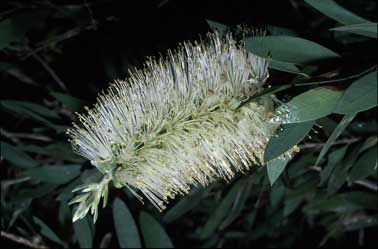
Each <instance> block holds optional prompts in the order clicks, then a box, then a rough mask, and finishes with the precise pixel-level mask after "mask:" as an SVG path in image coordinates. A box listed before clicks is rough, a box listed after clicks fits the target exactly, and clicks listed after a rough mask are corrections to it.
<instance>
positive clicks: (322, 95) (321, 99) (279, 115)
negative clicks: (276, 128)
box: [272, 87, 342, 124]
mask: <svg viewBox="0 0 378 249" xmlns="http://www.w3.org/2000/svg"><path fill="white" fill-rule="evenodd" d="M341 96H342V92H341V91H336V90H333V89H329V88H324V87H319V88H315V89H311V90H309V91H306V92H304V93H302V94H299V95H297V96H295V97H294V98H293V99H292V100H290V101H289V102H288V103H286V104H283V105H281V106H280V107H278V108H277V109H276V114H275V116H274V118H273V119H272V121H273V122H276V123H281V124H288V123H301V122H306V121H311V120H316V119H318V118H321V117H324V116H327V115H328V114H331V113H332V112H333V111H334V110H335V108H336V106H337V104H338V101H339V99H340V98H341Z"/></svg>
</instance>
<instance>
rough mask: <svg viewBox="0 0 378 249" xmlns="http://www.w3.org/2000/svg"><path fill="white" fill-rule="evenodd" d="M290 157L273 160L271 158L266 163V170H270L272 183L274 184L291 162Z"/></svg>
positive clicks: (269, 174)
mask: <svg viewBox="0 0 378 249" xmlns="http://www.w3.org/2000/svg"><path fill="white" fill-rule="evenodd" d="M289 160H290V159H289V158H282V159H281V158H276V159H273V160H270V161H269V162H268V163H267V165H266V170H267V172H268V178H269V182H270V185H273V184H274V183H275V182H276V181H277V179H278V177H279V176H280V175H281V174H282V172H283V171H284V169H285V167H286V165H287V163H288V162H289Z"/></svg>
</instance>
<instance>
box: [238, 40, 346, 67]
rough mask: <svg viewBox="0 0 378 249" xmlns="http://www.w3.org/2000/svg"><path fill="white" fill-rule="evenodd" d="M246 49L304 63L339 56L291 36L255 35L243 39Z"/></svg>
mask: <svg viewBox="0 0 378 249" xmlns="http://www.w3.org/2000/svg"><path fill="white" fill-rule="evenodd" d="M244 41H245V43H246V49H247V50H248V51H249V52H251V53H253V54H256V55H258V56H261V57H264V58H270V57H271V58H272V59H273V60H276V61H282V62H289V63H295V64H306V63H310V62H314V61H319V60H324V59H330V58H337V57H340V55H338V54H337V53H335V52H333V51H331V50H329V49H328V48H325V47H323V46H321V45H319V44H317V43H315V42H312V41H309V40H305V39H302V38H299V37H293V36H256V37H248V38H245V39H244Z"/></svg>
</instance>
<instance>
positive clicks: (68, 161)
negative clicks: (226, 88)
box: [0, 0, 378, 248]
mask: <svg viewBox="0 0 378 249" xmlns="http://www.w3.org/2000/svg"><path fill="white" fill-rule="evenodd" d="M10 2H11V3H10V4H8V9H7V10H2V11H4V12H2V13H0V17H1V18H0V58H1V62H0V79H1V84H2V100H1V112H2V113H1V114H2V120H1V121H2V126H1V162H0V168H1V231H2V243H3V238H4V242H5V248H7V247H11V246H13V247H14V246H15V245H16V246H18V248H21V247H22V246H23V245H20V244H17V243H16V242H12V241H11V240H9V239H5V236H3V234H5V233H6V234H12V235H16V236H18V237H20V238H24V239H26V240H29V241H30V242H32V243H34V244H35V245H37V246H48V247H49V248H90V247H100V246H101V247H102V248H106V247H110V248H112V247H118V246H120V247H123V248H139V247H149V248H158V247H162V248H163V247H173V246H175V247H188V246H189V247H204V248H207V247H237V248H250V247H253V246H257V245H258V246H263V247H317V246H321V247H330V246H340V247H345V246H348V247H351V246H373V245H374V244H376V242H377V239H376V233H377V230H378V229H377V224H378V218H377V211H378V206H377V205H378V203H377V202H378V196H377V188H378V187H377V183H378V177H377V167H378V166H377V153H378V152H377V71H376V70H377V67H376V61H377V58H376V53H375V52H376V51H375V50H376V38H377V23H376V22H377V20H376V11H377V4H376V3H375V1H373V0H358V1H352V0H344V1H341V0H340V1H332V0H321V1H319V0H304V1H274V0H272V1H266V2H267V3H265V1H251V2H260V3H253V4H252V3H251V4H250V5H248V4H247V5H244V4H243V3H241V1H240V2H238V1H229V2H228V3H227V4H223V5H224V6H226V7H222V6H223V5H222V3H218V1H216V2H215V3H211V4H210V3H209V4H205V3H203V6H200V5H196V4H194V3H192V2H188V3H186V4H185V3H181V1H151V2H150V3H148V4H145V3H143V4H141V6H137V7H132V6H131V5H127V6H122V5H121V3H120V1H113V0H109V1H105V0H98V1H97V0H96V1H90V0H88V1H82V2H80V1H79V2H78V3H73V2H75V1H64V2H66V3H60V2H59V1H51V0H49V1H34V0H33V1H19V0H17V1H10ZM26 2H28V3H26ZM67 2H71V3H70V4H68V3H67ZM121 2H122V1H121ZM126 2H127V1H126ZM231 2H232V3H231ZM263 2H264V3H263ZM231 5H232V7H233V8H230V7H229V6H231ZM276 5H277V6H276ZM281 8H282V9H281ZM199 9H201V11H202V9H204V10H206V11H207V12H204V14H203V15H199V16H194V17H193V15H192V14H190V15H189V14H187V13H197V12H198V11H199ZM272 9H278V10H280V11H279V12H282V14H280V13H278V14H276V13H273V12H272ZM234 12H235V13H236V14H235V15H236V16H233V13H234ZM374 18H375V19H374ZM144 19H146V24H144V22H143V20H144ZM213 19H214V20H213ZM176 22H177V26H173V24H175V23H176ZM240 23H242V24H248V25H253V26H256V27H258V28H262V29H264V30H266V31H267V35H266V36H257V37H243V36H242V35H241V34H240V26H238V24H240ZM281 24H282V25H281ZM211 29H215V30H217V31H218V32H219V33H221V34H226V33H227V32H234V33H235V35H236V36H237V37H239V36H240V37H241V39H240V42H245V45H246V48H247V49H248V50H249V51H250V52H251V53H255V54H257V55H260V56H264V57H266V58H267V59H269V60H270V62H271V63H270V68H271V71H270V78H269V79H268V82H267V84H270V85H271V86H272V87H271V88H269V89H268V90H267V91H266V92H262V93H261V95H260V96H264V95H265V94H272V93H275V94H276V96H277V98H278V99H280V100H281V101H283V102H285V103H289V105H294V106H295V109H293V111H292V115H291V116H290V117H289V118H286V120H285V123H287V124H285V125H282V127H281V128H282V130H281V131H280V132H279V133H278V135H277V136H274V137H272V138H271V139H270V141H269V144H268V146H267V148H266V151H265V161H266V163H267V165H265V166H262V167H252V170H251V171H250V172H246V174H244V175H242V174H238V175H237V176H236V177H235V178H234V179H233V180H232V181H231V182H229V183H226V182H223V181H218V182H215V183H213V184H211V185H210V186H207V187H205V188H202V187H197V188H193V189H192V190H191V192H190V193H189V194H188V195H186V196H184V197H181V196H178V197H176V198H177V199H176V200H173V201H171V204H170V206H169V207H168V208H167V210H165V211H164V212H163V213H158V212H157V211H156V210H155V209H154V208H153V206H152V205H151V204H149V203H148V201H145V202H146V203H145V204H144V205H142V204H141V203H140V202H139V201H138V200H137V198H135V197H134V196H133V195H132V194H131V192H130V191H129V190H126V189H125V190H124V191H120V190H116V189H115V188H111V189H109V200H108V206H107V207H106V208H105V209H101V210H99V218H98V221H97V223H96V224H93V219H92V217H90V216H87V217H85V218H84V219H81V220H79V221H77V222H75V223H74V224H73V223H72V221H71V220H72V213H73V211H74V210H73V209H74V208H75V207H72V206H68V205H67V204H68V201H69V200H70V199H72V198H73V196H74V194H73V193H72V190H73V189H75V188H77V187H78V186H80V185H82V184H85V183H90V182H98V181H99V180H100V173H99V172H98V171H97V170H96V169H93V167H92V166H91V165H90V163H89V162H87V161H85V160H84V159H83V158H82V157H80V156H78V155H76V154H74V153H73V151H72V149H71V146H70V145H69V143H68V142H67V137H66V136H65V134H64V132H65V130H66V128H67V127H69V126H70V125H71V122H74V121H76V120H77V117H76V116H75V114H74V113H75V112H82V111H83V110H84V109H85V108H84V106H85V105H92V104H93V103H95V98H96V96H97V93H98V92H99V91H101V90H102V89H104V88H105V87H106V86H107V84H105V82H108V81H111V80H113V79H114V78H116V77H117V78H123V77H125V76H127V75H128V73H129V72H128V70H131V71H132V70H133V69H134V67H140V65H141V62H142V61H144V59H145V56H151V55H155V56H157V55H158V54H159V52H162V53H163V54H165V51H166V49H167V48H171V49H173V48H175V47H176V45H177V44H178V43H179V42H182V41H183V40H187V39H190V40H195V39H197V38H198V34H203V33H204V32H206V31H210V30H211ZM238 30H239V33H238ZM257 33H259V32H257ZM361 72H363V73H361ZM277 105H278V101H277ZM296 144H297V145H298V147H299V148H300V152H298V153H296V154H295V155H294V156H293V158H292V159H290V160H289V159H284V158H282V157H280V156H282V155H283V154H284V153H285V152H287V151H288V150H289V149H290V148H292V146H294V145H296Z"/></svg>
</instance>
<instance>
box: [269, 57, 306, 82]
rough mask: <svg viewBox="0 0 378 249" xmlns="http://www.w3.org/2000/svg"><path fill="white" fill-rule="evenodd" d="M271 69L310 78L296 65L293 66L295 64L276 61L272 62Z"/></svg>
mask: <svg viewBox="0 0 378 249" xmlns="http://www.w3.org/2000/svg"><path fill="white" fill-rule="evenodd" d="M269 67H270V68H273V69H275V70H278V71H282V72H286V73H293V74H298V75H302V76H304V77H306V78H307V77H308V75H307V74H305V73H303V72H302V71H301V70H299V68H298V67H297V66H296V65H295V64H293V63H289V62H283V61H276V60H270V63H269Z"/></svg>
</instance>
